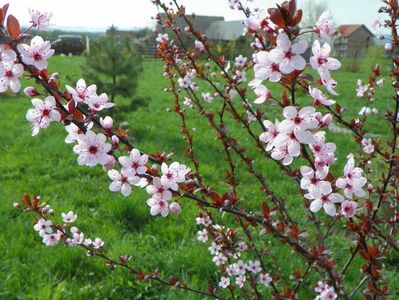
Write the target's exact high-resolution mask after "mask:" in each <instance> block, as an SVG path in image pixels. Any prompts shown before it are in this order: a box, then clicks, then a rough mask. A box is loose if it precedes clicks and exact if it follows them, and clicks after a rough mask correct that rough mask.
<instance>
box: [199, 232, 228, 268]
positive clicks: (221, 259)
mask: <svg viewBox="0 0 399 300" xmlns="http://www.w3.org/2000/svg"><path fill="white" fill-rule="evenodd" d="M204 230H206V229H204ZM212 261H213V262H214V264H215V265H216V266H218V267H219V266H222V265H225V264H226V263H227V257H226V256H224V255H223V253H219V254H218V255H216V256H214V257H213V258H212Z"/></svg>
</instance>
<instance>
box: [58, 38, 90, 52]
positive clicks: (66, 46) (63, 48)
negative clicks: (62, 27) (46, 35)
mask: <svg viewBox="0 0 399 300" xmlns="http://www.w3.org/2000/svg"><path fill="white" fill-rule="evenodd" d="M51 47H52V48H53V49H54V50H55V53H56V54H70V53H72V54H82V53H83V51H84V50H85V45H84V43H83V40H82V37H81V36H80V35H72V34H65V35H60V36H58V38H57V39H56V40H55V41H54V42H52V43H51Z"/></svg>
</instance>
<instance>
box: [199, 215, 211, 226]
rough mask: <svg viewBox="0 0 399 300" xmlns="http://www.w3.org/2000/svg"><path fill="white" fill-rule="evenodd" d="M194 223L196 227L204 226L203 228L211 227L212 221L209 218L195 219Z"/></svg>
mask: <svg viewBox="0 0 399 300" xmlns="http://www.w3.org/2000/svg"><path fill="white" fill-rule="evenodd" d="M195 221H196V223H197V225H204V226H205V227H208V226H210V225H212V220H211V218H210V217H209V216H203V217H197V218H196V219H195Z"/></svg>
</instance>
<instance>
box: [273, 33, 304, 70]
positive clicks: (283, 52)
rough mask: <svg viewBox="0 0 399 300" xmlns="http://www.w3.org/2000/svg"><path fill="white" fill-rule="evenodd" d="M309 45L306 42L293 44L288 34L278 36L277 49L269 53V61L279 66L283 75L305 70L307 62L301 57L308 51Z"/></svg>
mask: <svg viewBox="0 0 399 300" xmlns="http://www.w3.org/2000/svg"><path fill="white" fill-rule="evenodd" d="M307 46H308V44H307V42H306V41H305V40H300V41H298V42H295V43H292V42H291V41H290V39H289V37H288V35H287V34H286V33H279V34H278V36H277V47H276V48H274V49H273V50H271V51H270V52H269V56H268V57H269V59H270V60H271V61H273V62H274V63H277V64H279V69H280V70H281V72H282V73H283V74H289V73H291V72H293V71H295V70H303V69H304V68H305V66H306V62H305V60H304V59H303V57H302V56H301V55H300V54H302V53H304V52H305V51H306V48H307Z"/></svg>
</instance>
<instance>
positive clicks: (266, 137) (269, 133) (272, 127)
mask: <svg viewBox="0 0 399 300" xmlns="http://www.w3.org/2000/svg"><path fill="white" fill-rule="evenodd" d="M263 125H264V126H265V129H266V131H265V132H263V133H262V134H261V135H260V136H259V140H260V141H262V142H263V143H265V144H267V146H266V151H270V150H271V149H272V148H273V147H274V140H275V138H276V137H277V136H278V135H279V133H280V132H279V131H278V126H279V121H278V120H275V122H274V124H273V123H272V122H270V121H269V120H264V121H263Z"/></svg>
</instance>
